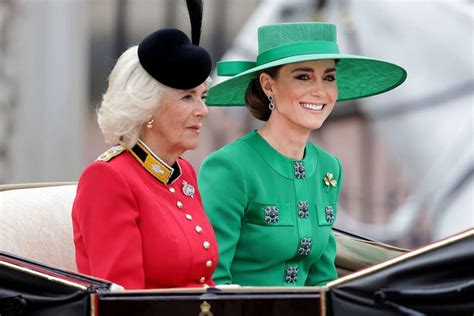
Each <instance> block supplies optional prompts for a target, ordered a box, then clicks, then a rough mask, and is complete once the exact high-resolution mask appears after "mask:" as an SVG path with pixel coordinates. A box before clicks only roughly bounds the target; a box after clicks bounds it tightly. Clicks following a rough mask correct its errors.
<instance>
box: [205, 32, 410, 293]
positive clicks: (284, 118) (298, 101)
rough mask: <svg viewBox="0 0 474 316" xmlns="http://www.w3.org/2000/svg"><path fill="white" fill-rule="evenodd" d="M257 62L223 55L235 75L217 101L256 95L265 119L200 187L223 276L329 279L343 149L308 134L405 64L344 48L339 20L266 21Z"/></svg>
mask: <svg viewBox="0 0 474 316" xmlns="http://www.w3.org/2000/svg"><path fill="white" fill-rule="evenodd" d="M258 35H259V43H258V44H259V55H258V57H257V60H256V62H241V61H237V62H232V61H227V62H220V63H218V74H219V75H224V76H232V78H230V79H229V80H227V81H224V82H222V83H220V84H217V85H216V86H214V87H212V88H211V89H210V90H209V94H208V98H207V100H206V103H207V104H208V105H209V106H216V105H217V106H229V105H244V104H245V105H246V106H247V108H248V110H249V112H250V113H251V114H252V115H253V116H255V117H256V118H257V119H259V120H262V121H265V124H264V125H263V127H262V128H260V129H258V130H256V131H252V132H250V133H249V134H247V135H246V136H244V137H242V138H240V139H238V140H236V141H234V142H232V143H230V144H228V145H226V146H224V147H223V148H221V149H219V150H218V151H216V152H214V153H212V154H211V155H209V156H208V157H207V158H206V160H205V161H204V163H203V165H202V166H201V170H200V173H199V179H198V180H199V189H200V191H201V194H202V199H203V204H204V209H205V211H206V213H207V215H208V217H209V219H210V221H211V223H212V225H213V227H214V230H215V233H216V237H217V242H218V247H219V255H220V259H219V263H218V265H217V269H216V271H215V273H214V280H215V282H216V284H240V285H252V286H306V285H308V286H311V285H324V284H326V283H327V282H329V281H331V280H333V279H335V278H337V273H336V268H335V264H334V259H335V256H336V242H335V238H334V234H333V232H332V226H333V223H334V220H335V219H336V214H337V201H338V197H339V192H340V189H341V185H342V174H343V172H342V167H341V163H340V161H339V159H338V158H337V157H335V156H333V155H332V154H330V153H328V152H326V151H325V150H323V149H322V148H319V147H317V146H315V145H313V144H312V143H310V142H309V141H308V139H309V137H310V133H311V132H312V131H313V130H317V129H319V128H320V127H321V126H322V124H323V123H324V121H325V120H326V119H327V117H328V116H329V114H330V113H331V111H332V110H333V108H334V105H335V103H336V101H342V100H349V99H356V98H362V97H367V96H371V95H375V94H379V93H382V92H385V91H388V90H391V89H393V88H395V87H396V86H398V85H400V84H401V83H402V82H403V81H404V80H405V78H406V72H405V70H404V69H403V68H401V67H399V66H397V65H394V64H391V63H388V62H383V61H379V60H375V59H370V58H366V57H362V56H354V55H344V54H341V53H339V49H338V46H337V43H336V27H335V25H333V24H327V23H286V24H274V25H267V26H263V27H260V28H259V30H258Z"/></svg>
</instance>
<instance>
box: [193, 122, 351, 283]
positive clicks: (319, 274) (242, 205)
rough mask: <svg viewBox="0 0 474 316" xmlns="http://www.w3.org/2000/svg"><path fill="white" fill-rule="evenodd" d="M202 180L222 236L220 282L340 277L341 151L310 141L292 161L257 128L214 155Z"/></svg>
mask: <svg viewBox="0 0 474 316" xmlns="http://www.w3.org/2000/svg"><path fill="white" fill-rule="evenodd" d="M198 181H199V190H200V192H201V196H202V200H203V204H204V210H205V211H206V213H207V216H208V217H209V219H210V221H211V223H212V225H213V227H214V230H215V233H216V237H217V242H218V248H219V262H218V265H217V269H216V271H215V273H214V281H215V282H216V284H240V285H251V286H304V285H324V284H326V283H327V282H328V281H331V280H333V279H335V278H337V273H336V269H335V265H334V259H335V256H336V242H335V239H334V235H333V232H332V225H333V223H334V220H335V218H336V214H337V199H338V196H339V190H340V188H341V185H342V168H341V164H340V161H339V159H338V158H336V157H335V156H333V155H331V154H329V153H327V152H326V151H324V150H323V149H321V148H319V147H316V146H314V145H313V144H311V143H309V142H308V144H307V145H306V149H305V156H304V158H303V159H302V160H293V159H290V158H287V157H285V156H283V155H281V154H280V153H278V152H277V151H276V150H275V149H273V148H272V147H271V146H270V145H269V144H268V143H267V142H266V141H265V140H264V139H263V138H262V137H261V136H260V135H259V134H258V133H257V132H256V131H253V132H251V133H249V134H247V135H246V136H244V137H242V138H241V139H238V140H236V141H235V142H233V143H231V144H228V145H226V146H224V147H222V148H221V149H219V150H218V151H216V152H214V153H212V154H211V155H209V156H208V157H207V158H206V160H205V161H204V163H203V165H202V166H201V170H200V172H199V178H198Z"/></svg>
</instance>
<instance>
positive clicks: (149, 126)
mask: <svg viewBox="0 0 474 316" xmlns="http://www.w3.org/2000/svg"><path fill="white" fill-rule="evenodd" d="M153 123H155V119H154V118H151V119H150V120H149V121H148V122H146V128H153Z"/></svg>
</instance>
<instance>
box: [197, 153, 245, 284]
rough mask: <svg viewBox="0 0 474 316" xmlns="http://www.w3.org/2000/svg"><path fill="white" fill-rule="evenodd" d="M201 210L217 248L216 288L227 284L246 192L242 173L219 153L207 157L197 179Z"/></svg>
mask: <svg viewBox="0 0 474 316" xmlns="http://www.w3.org/2000/svg"><path fill="white" fill-rule="evenodd" d="M198 186H199V191H200V193H201V197H202V202H203V205H204V210H205V212H206V214H207V216H208V218H209V220H210V221H211V224H212V226H213V228H214V232H215V234H216V239H217V243H218V247H219V261H218V264H217V267H216V271H215V272H214V275H213V279H214V282H215V283H216V284H231V283H233V282H232V275H231V271H230V267H231V265H232V261H233V259H234V255H235V249H236V247H237V243H238V242H239V238H240V229H241V223H242V218H243V216H244V212H245V208H246V205H247V189H246V185H245V179H244V177H243V174H242V172H241V171H240V169H239V168H238V165H237V164H236V162H234V161H233V159H232V158H231V157H226V155H225V154H224V153H223V152H215V153H213V154H211V155H210V156H209V157H208V158H207V159H206V160H205V161H204V163H203V165H202V166H201V170H200V172H199V176H198Z"/></svg>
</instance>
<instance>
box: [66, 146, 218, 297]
mask: <svg viewBox="0 0 474 316" xmlns="http://www.w3.org/2000/svg"><path fill="white" fill-rule="evenodd" d="M147 149H148V150H147ZM173 167H174V168H173ZM173 167H169V166H167V165H166V164H165V163H164V162H163V161H161V160H160V159H159V158H158V157H156V155H154V154H153V153H152V152H151V151H150V150H149V148H148V147H146V145H143V144H142V143H141V142H139V143H138V144H137V145H136V146H135V147H134V148H133V149H132V150H130V151H126V150H125V149H124V148H123V147H121V146H115V147H112V148H111V149H110V150H109V151H107V152H106V153H104V154H103V155H102V156H101V157H99V158H98V161H96V162H94V163H92V164H91V165H89V166H88V167H87V168H86V169H85V171H84V172H83V174H82V175H81V177H80V179H79V183H78V188H77V195H76V199H75V201H74V205H73V210H72V219H73V229H74V243H75V247H76V263H77V267H78V270H79V272H81V273H84V274H88V275H92V276H96V277H100V278H103V279H107V280H110V281H112V282H114V283H117V284H119V285H122V286H123V287H125V288H126V289H145V288H171V287H201V286H205V285H214V282H213V281H212V273H213V272H214V269H215V267H216V264H217V259H218V249H217V242H216V239H215V236H214V231H213V229H212V226H211V224H210V223H209V221H208V219H207V217H206V215H205V213H204V211H203V208H202V202H201V196H200V194H199V191H198V190H197V184H196V174H195V171H194V169H193V167H192V166H191V164H190V163H189V162H187V161H186V160H184V159H181V158H179V159H178V160H177V162H176V164H175V165H174V166H173ZM168 176H169V178H168Z"/></svg>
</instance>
